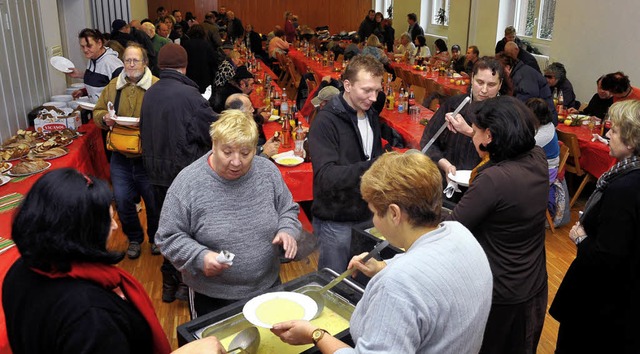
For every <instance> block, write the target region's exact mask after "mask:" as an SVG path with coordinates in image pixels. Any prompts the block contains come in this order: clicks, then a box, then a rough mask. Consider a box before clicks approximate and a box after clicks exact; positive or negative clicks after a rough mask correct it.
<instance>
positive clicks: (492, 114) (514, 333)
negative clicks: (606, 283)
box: [446, 96, 549, 353]
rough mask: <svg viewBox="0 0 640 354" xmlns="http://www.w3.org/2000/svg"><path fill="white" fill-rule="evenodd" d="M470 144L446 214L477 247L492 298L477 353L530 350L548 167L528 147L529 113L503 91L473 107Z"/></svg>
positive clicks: (536, 321) (539, 289) (543, 300)
mask: <svg viewBox="0 0 640 354" xmlns="http://www.w3.org/2000/svg"><path fill="white" fill-rule="evenodd" d="M474 112H475V119H474V121H473V132H474V133H473V145H474V147H475V149H476V151H477V153H478V155H480V156H481V158H482V160H483V164H481V165H479V166H478V167H477V168H475V169H474V170H473V172H472V173H471V179H470V180H469V189H468V190H467V191H466V192H465V194H464V195H463V196H462V199H461V200H460V202H458V204H457V205H456V207H455V208H454V209H453V213H452V214H451V215H449V216H448V217H447V218H446V219H447V220H455V221H459V222H460V223H461V224H462V225H464V226H465V227H467V228H468V229H469V230H470V231H471V232H472V233H473V235H474V236H475V237H476V239H477V240H478V242H480V245H481V246H482V248H483V249H484V251H485V253H486V255H487V258H489V264H490V265H491V272H492V274H493V300H492V304H491V311H490V313H489V320H488V321H487V326H486V328H485V332H484V337H483V340H482V349H481V350H480V352H481V353H513V352H517V353H535V352H536V348H537V346H538V340H539V339H540V334H541V333H542V325H543V323H544V317H545V312H546V311H545V310H546V306H547V268H546V261H545V249H544V241H545V221H546V217H545V215H546V208H547V198H548V191H549V173H548V170H547V162H546V159H545V155H544V151H543V150H542V149H541V148H540V147H538V146H535V138H534V134H535V127H534V121H535V117H533V113H532V112H531V110H530V109H528V108H527V107H526V106H525V105H524V103H522V102H521V101H520V100H518V99H517V98H514V97H511V96H499V97H495V98H491V99H488V100H486V101H485V102H483V104H481V105H478V106H477V107H475V108H474Z"/></svg>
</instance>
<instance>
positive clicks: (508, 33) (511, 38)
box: [496, 26, 539, 71]
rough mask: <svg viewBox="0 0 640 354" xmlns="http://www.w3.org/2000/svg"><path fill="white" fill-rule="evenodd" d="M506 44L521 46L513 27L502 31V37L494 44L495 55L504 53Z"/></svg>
mask: <svg viewBox="0 0 640 354" xmlns="http://www.w3.org/2000/svg"><path fill="white" fill-rule="evenodd" d="M507 42H515V43H516V44H517V45H518V46H522V45H523V43H522V41H521V40H520V38H518V37H517V36H516V28H515V27H513V26H508V27H507V28H505V29H504V37H503V38H502V39H501V40H499V41H498V43H496V54H498V53H500V52H503V51H504V45H505V44H507ZM538 71H539V70H538Z"/></svg>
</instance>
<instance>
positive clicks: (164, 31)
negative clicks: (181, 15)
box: [156, 17, 171, 42]
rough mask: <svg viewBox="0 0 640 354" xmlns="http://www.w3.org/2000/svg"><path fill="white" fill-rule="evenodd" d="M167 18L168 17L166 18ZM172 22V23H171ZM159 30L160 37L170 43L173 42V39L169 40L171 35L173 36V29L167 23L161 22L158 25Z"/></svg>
mask: <svg viewBox="0 0 640 354" xmlns="http://www.w3.org/2000/svg"><path fill="white" fill-rule="evenodd" d="M165 18H166V17H165ZM169 22H171V21H169ZM156 28H157V29H158V35H159V36H161V37H163V38H166V39H167V40H169V42H171V39H169V34H171V28H170V27H169V26H168V25H167V23H166V22H160V23H158V27H156Z"/></svg>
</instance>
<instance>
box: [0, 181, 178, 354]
mask: <svg viewBox="0 0 640 354" xmlns="http://www.w3.org/2000/svg"><path fill="white" fill-rule="evenodd" d="M112 200H113V194H112V193H111V190H110V189H109V185H108V184H107V182H105V181H101V180H99V179H95V178H92V177H88V176H86V175H83V174H81V173H80V172H78V171H76V170H73V169H59V170H55V171H52V172H49V173H47V174H46V175H44V176H43V177H42V178H40V179H39V180H38V181H37V182H36V183H35V184H34V186H33V188H32V189H31V191H30V192H29V193H28V194H27V196H26V198H25V200H24V202H23V204H22V206H21V208H20V210H19V211H18V213H17V214H16V217H15V219H14V220H13V224H12V233H11V237H12V238H13V240H14V241H15V243H16V246H17V247H18V250H19V251H20V254H21V258H20V259H18V261H16V263H15V264H14V265H13V266H12V267H11V269H10V270H9V272H8V273H7V276H6V277H5V280H4V283H3V292H2V295H3V297H2V303H3V308H4V310H5V315H6V322H7V334H8V337H9V343H10V344H11V349H12V350H13V351H14V352H15V353H118V352H120V353H168V352H170V351H171V348H170V346H169V342H168V341H167V337H166V335H165V334H164V331H163V329H162V327H161V326H160V322H159V321H158V318H157V317H156V314H155V312H154V310H153V305H152V303H151V300H150V299H149V297H148V296H147V294H146V293H145V291H144V288H143V287H142V285H141V284H140V283H139V282H138V281H137V280H136V279H135V278H134V277H133V276H131V275H130V274H128V273H126V272H125V271H123V270H122V269H121V268H119V267H116V266H115V265H114V264H116V263H118V262H119V261H120V260H122V258H123V255H122V254H121V253H114V252H110V251H108V250H107V248H106V244H107V239H108V238H109V237H110V236H111V234H112V233H113V230H115V229H116V228H117V224H116V221H115V220H114V219H113V207H112V206H111V203H112ZM36 338H37V340H36Z"/></svg>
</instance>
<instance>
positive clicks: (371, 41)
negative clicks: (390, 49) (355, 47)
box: [367, 34, 380, 47]
mask: <svg viewBox="0 0 640 354" xmlns="http://www.w3.org/2000/svg"><path fill="white" fill-rule="evenodd" d="M367 45H368V46H369V47H380V39H378V36H376V35H375V34H372V35H370V36H369V38H367Z"/></svg>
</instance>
